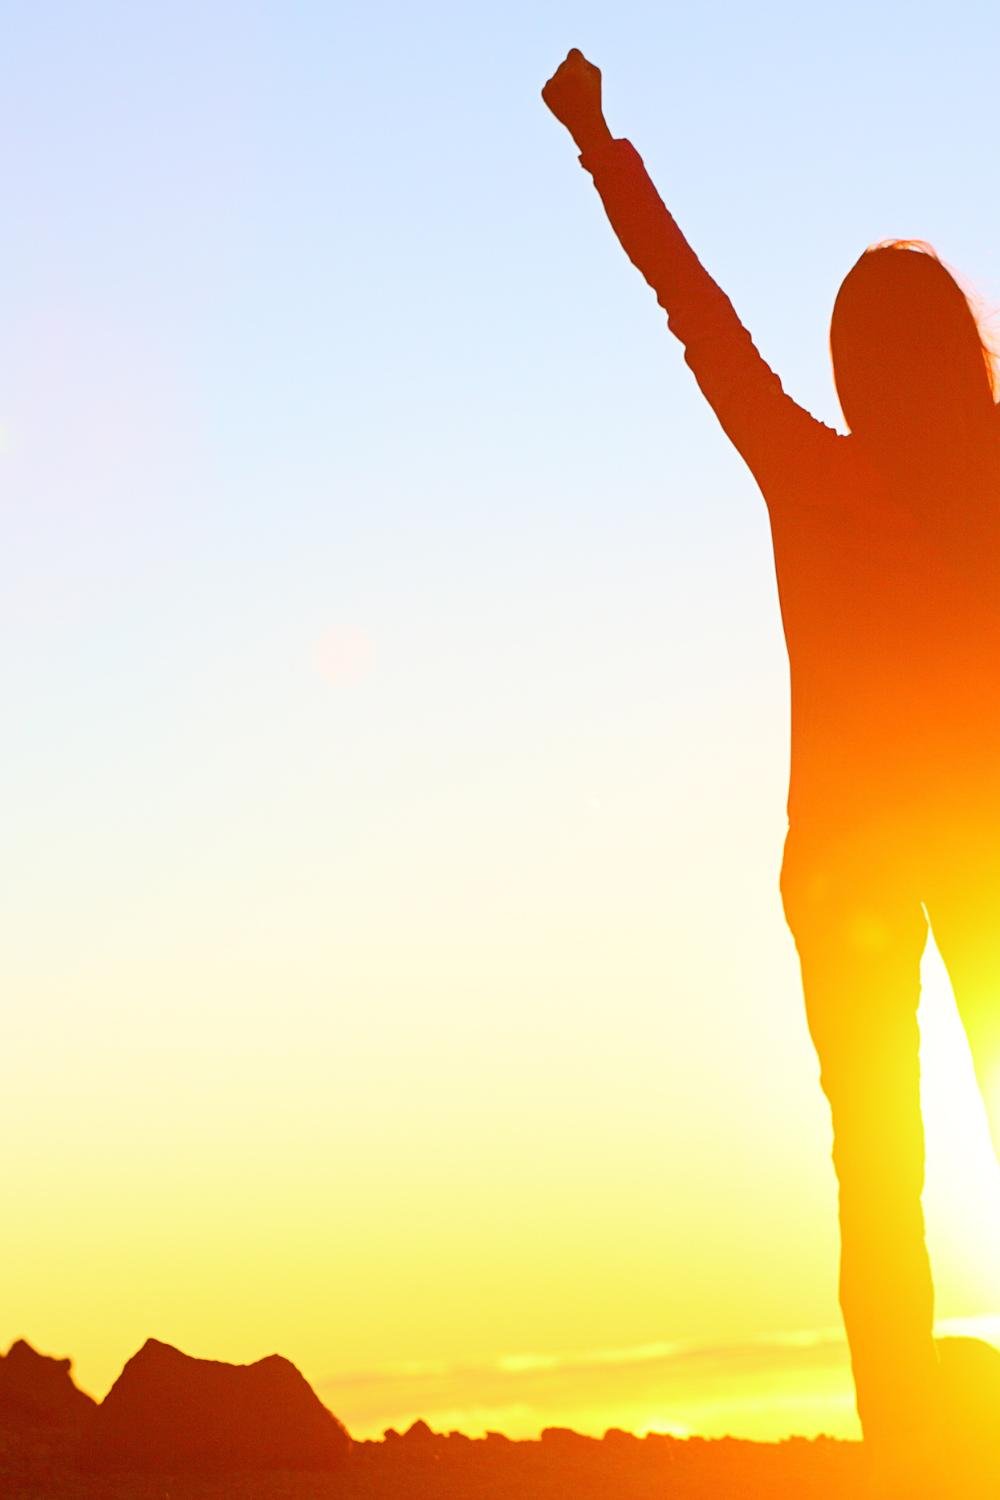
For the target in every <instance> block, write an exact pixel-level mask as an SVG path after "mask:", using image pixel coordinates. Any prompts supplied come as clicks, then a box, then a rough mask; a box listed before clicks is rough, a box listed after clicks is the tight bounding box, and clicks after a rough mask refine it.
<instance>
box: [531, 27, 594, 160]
mask: <svg viewBox="0 0 1000 1500" xmlns="http://www.w3.org/2000/svg"><path fill="white" fill-rule="evenodd" d="M542 98H543V99H544V100H545V103H546V104H547V105H548V107H549V109H550V110H551V111H552V113H553V114H554V115H555V117H556V119H557V120H559V121H561V122H562V124H563V125H565V126H566V129H567V130H568V131H569V133H570V135H571V136H572V137H573V139H574V140H575V141H576V144H577V146H578V147H579V149H580V151H581V152H584V153H585V152H587V151H589V150H591V149H592V148H593V147H594V146H597V145H600V144H601V142H603V141H608V140H610V139H611V131H610V130H609V129H608V126H607V123H606V121H605V119H604V114H603V112H602V109H601V70H600V68H595V67H594V64H593V63H592V62H588V61H587V59H586V58H585V57H584V55H583V53H582V52H581V51H580V50H579V48H578V47H573V48H571V49H570V51H569V52H567V54H566V58H565V61H563V62H561V63H560V64H559V66H558V68H557V69H556V71H555V72H554V73H553V75H552V77H551V78H550V79H549V81H548V83H546V85H545V87H544V88H543V89H542Z"/></svg>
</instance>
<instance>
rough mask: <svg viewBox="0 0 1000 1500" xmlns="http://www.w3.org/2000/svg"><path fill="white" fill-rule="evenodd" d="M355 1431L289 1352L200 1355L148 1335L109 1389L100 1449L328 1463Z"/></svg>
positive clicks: (123, 1457)
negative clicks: (250, 1358) (234, 1360)
mask: <svg viewBox="0 0 1000 1500" xmlns="http://www.w3.org/2000/svg"><path fill="white" fill-rule="evenodd" d="M350 1448H351V1439H350V1437H349V1436H348V1434H347V1431H346V1429H345V1428H344V1427H343V1425H342V1424H341V1423H340V1422H338V1421H337V1419H336V1417H335V1416H334V1415H333V1413H332V1412H330V1411H328V1410H327V1408H326V1407H325V1406H324V1405H323V1403H322V1402H321V1401H320V1399H319V1397H318V1396H317V1395H316V1393H315V1391H314V1390H313V1389H312V1387H311V1386H310V1385H309V1383H308V1381H307V1380H306V1379H305V1377H304V1376H303V1375H302V1374H301V1373H300V1372H299V1370H297V1369H296V1367H295V1365H293V1364H292V1363H291V1361H290V1360H287V1359H285V1358H283V1356H281V1355H280V1354H270V1355H268V1356H266V1358H264V1359H260V1360H257V1361H256V1362H255V1363H253V1364H249V1365H234V1364H226V1363H224V1362H223V1361H221V1360H212V1359H194V1358H192V1356H191V1355H189V1354H184V1353H183V1352H182V1351H181V1350H180V1349H177V1348H175V1347H174V1346H173V1345H172V1344H165V1343H163V1342H161V1340H159V1339H154V1338H149V1339H147V1340H146V1342H145V1343H144V1344H143V1346H142V1348H141V1349H140V1350H139V1351H138V1352H137V1353H136V1354H134V1355H133V1356H132V1358H131V1359H130V1360H129V1361H128V1362H127V1364H126V1365H125V1368H124V1369H123V1370H122V1372H121V1374H120V1375H119V1377H118V1379H117V1380H116V1381H115V1383H114V1385H113V1386H112V1387H111V1389H110V1391H109V1392H108V1394H107V1395H106V1396H105V1398H104V1401H103V1402H102V1404H101V1406H100V1409H99V1411H98V1420H97V1424H96V1429H95V1445H94V1452H95V1457H96V1458H97V1459H98V1460H100V1461H103V1462H111V1463H115V1464H127V1465H131V1466H133V1467H136V1468H143V1469H165V1468H183V1469H200V1468H206V1469H212V1470H215V1469H219V1468H227V1469H228V1468H241V1469H280V1468H284V1469H329V1468H336V1467H339V1466H340V1465H341V1464H343V1463H344V1462H345V1461H346V1459H347V1457H348V1454H349V1452H350Z"/></svg>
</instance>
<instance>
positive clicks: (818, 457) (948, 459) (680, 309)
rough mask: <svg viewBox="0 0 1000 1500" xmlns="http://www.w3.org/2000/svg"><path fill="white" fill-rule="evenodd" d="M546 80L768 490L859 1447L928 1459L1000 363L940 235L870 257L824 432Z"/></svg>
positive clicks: (789, 851)
mask: <svg viewBox="0 0 1000 1500" xmlns="http://www.w3.org/2000/svg"><path fill="white" fill-rule="evenodd" d="M542 97H543V98H544V100H545V102H546V104H547V105H548V106H549V108H550V109H551V110H552V112H553V113H554V114H555V115H556V116H557V118H558V119H559V120H561V121H562V123H563V124H565V125H566V126H567V128H568V129H569V130H570V132H571V134H572V135H573V137H574V139H575V141H576V144H577V147H578V149H579V151H580V157H579V159H580V162H581V164H582V165H583V166H584V167H585V168H586V170H587V171H588V172H590V173H591V175H592V176H593V179H594V183H595V185H596V187H597V190H598V192H599V194H600V196H601V198H602V200H603V203H604V207H605V209H606V211H607V214H608V218H609V219H610V221H611V224H612V226H613V228H614V230H615V233H616V234H617V236H618V238H619V240H620V241H621V243H622V246H623V247H624V249H625V252H626V254H627V255H628V256H629V258H630V260H631V261H632V262H633V263H634V264H635V265H636V267H637V268H638V269H639V270H640V271H641V272H642V275H643V276H644V277H645V279H646V280H647V282H649V284H650V286H651V287H652V288H653V290H654V291H655V293H656V296H657V301H658V302H659V304H660V306H661V307H662V308H663V309H664V310H665V312H666V313H667V320H668V326H669V328H670V329H671V331H672V332H673V333H674V334H676V336H677V337H678V338H679V339H680V341H681V342H682V344H683V345H684V350H685V359H686V361H687V363H688V365H689V366H690V367H691V369H692V371H693V372H694V375H695V378H696V380H697V382H698V384H699V386H700V387H701V389H702V391H703V392H704V394H705V396H706V397H707V398H708V400H709V402H710V403H711V405H712V407H713V409H714V411H715V413H716V415H717V417H718V419H719V421H720V423H721V424H722V427H723V429H724V431H725V432H726V434H727V436H728V437H729V438H730V439H731V441H732V442H733V443H734V444H735V446H736V447H737V449H738V450H739V452H740V453H741V454H742V456H743V458H744V459H745V461H746V463H747V464H748V466H749V468H750V469H751V471H752V473H753V475H754V477H755V479H756V480H757V483H758V485H759V487H760V489H761V491H762V493H763V496H764V499H765V501H766V503H767V507H768V512H769V515H770V521H771V530H772V537H773V543H774V556H775V569H776V574H777V582H778V593H779V599H780V605H781V613H782V621H783V625H784V632H785V640H786V644H787V647H788V657H789V665H790V677H791V705H792V753H791V778H790V787H789V797H788V813H789V830H788V835H787V839H786V843H785V854H784V860H783V864H782V872H781V892H782V898H783V902H784V907H785V914H786V917H787V920H788V923H789V926H790V928H791V930H792V933H793V936H794V938H795V942H796V946H797V949H798V953H799V958H800V962H801V968H802V980H803V990H804V995H805V1002H806V1014H807V1019H808V1024H809V1028H810V1033H811V1035H812V1038H813V1041H814V1043H815V1046H816V1051H817V1054H818V1057H819V1062H820V1077H821V1083H822V1086H823V1089H824V1091H825V1093H826V1095H827V1098H828V1099H829V1103H830V1107H831V1114H832V1121H833V1139H834V1145H833V1160H834V1165H835V1168H836V1172H837V1178H838V1183H839V1213H840V1228H841V1274H840V1300H841V1307H842V1310H843V1316H844V1323H845V1327H846V1331H847V1336H848V1342H849V1345H850V1351H851V1361H852V1368H853V1372H854V1379H855V1387H856V1391H857V1400H858V1411H859V1414H860V1417H861V1422H862V1427H863V1431H864V1436H865V1440H866V1446H867V1447H868V1448H869V1450H870V1451H872V1452H873V1453H874V1455H875V1456H876V1459H877V1461H878V1462H880V1463H881V1464H882V1465H883V1467H884V1468H886V1469H891V1470H892V1472H893V1473H895V1474H900V1473H902V1472H903V1471H904V1470H905V1469H907V1466H909V1469H911V1470H915V1471H918V1472H919V1471H921V1470H923V1468H924V1465H925V1464H926V1463H927V1462H928V1461H929V1453H930V1451H931V1450H932V1449H933V1448H935V1447H936V1445H937V1436H936V1432H935V1429H936V1425H937V1423H938V1413H939V1409H940V1406H939V1400H938V1359H937V1353H936V1349H935V1345H934V1342H933V1338H932V1322H933V1291H932V1285H931V1276H930V1268H929V1264H928V1258H927V1251H926V1246H925V1238H924V1221H923V1211H922V1206H921V1195H922V1190H923V1177H924V1137H923V1125H922V1118H921V1111H920V1072H919V1052H918V1047H919V1034H918V1028H917V1003H918V998H919V987H920V958H921V954H922V952H923V948H924V945H925V941H926V936H927V930H928V916H929V918H930V921H931V922H932V923H933V925H934V934H935V938H936V940H937V942H938V945H939V947H940V950H941V953H942V956H943V958H944V960H945V963H946V966H947V968H948V971H949V975H950V978H951V982H952V985H953V988H954V991H955V995H956V1000H957V1003H958V1006H959V1010H960V1013H961V1017H962V1021H963V1023H964V1025H965V1028H966V1032H967V1035H968V1037H969V1041H970V1045H971V1049H972V1054H973V1060H974V1063H975V1066H976V1070H977V1075H978V1077H979V1081H980V1084H981V1086H982V1087H983V1090H984V1093H985V1094H987V1104H988V1105H989V1104H990V1103H991V1102H993V1103H995V1102H996V1101H991V1100H990V1098H989V1096H988V1089H989V1085H990V1082H991V1072H992V1070H993V1069H994V1068H995V1066H996V1064H997V1062H998V1061H1000V992H998V981H1000V693H998V691H997V687H998V683H1000V605H998V601H1000V590H998V583H1000V576H998V574H1000V570H998V566H997V562H998V558H1000V418H998V416H997V407H996V406H995V403H994V389H993V375H992V365H991V362H990V358H989V354H988V352H987V350H986V348H985V345H984V341H983V338H982V336H981V334H980V331H979V329H978V327H977V324H976V320H975V317H974V315H973V313H972V311H971V309H970V306H969V303H968V301H967V300H966V297H965V296H964V294H963V293H962V291H961V290H960V288H959V287H958V285H957V284H956V282H955V281H954V280H953V278H952V277H951V275H950V274H949V272H948V271H947V270H946V269H945V267H944V266H943V265H942V264H941V263H940V261H938V259H937V258H936V256H935V255H934V253H933V251H931V250H930V247H929V246H926V245H921V244H919V243H917V242H912V241H905V242H904V241H899V242H895V243H893V244H890V245H883V246H879V247H876V248H873V249H870V250H868V251H866V252H865V253H864V254H863V255H862V256H861V258H860V260H859V261H858V262H857V264H856V265H855V266H854V267H853V269H852V270H851V271H850V272H849V273H848V275H847V277H846V279H845V281H844V283H843V285H842V287H841V289H840V291H839V293H838V295H837V299H836V303H835V306H834V310H833V319H832V324H831V335H830V337H831V351H832V356H833V366H834V377H835V381H836V386H837V392H838V396H839V398H840V402H841V406H842V408H843V412H844V416H845V418H846V420H847V423H848V425H849V427H850V433H849V435H847V436H844V435H841V434H838V433H837V432H835V431H834V430H833V429H832V428H829V427H826V426H824V425H823V424H822V423H821V422H818V421H816V420H815V418H813V417H812V416H811V415H810V414H809V413H808V412H806V411H804V410H803V409H802V408H801V407H800V406H798V405H796V403H795V402H794V401H793V400H791V398H790V397H789V396H787V395H786V394H785V392H784V391H783V389H782V387H781V384H780V382H779V380H778V378H777V376H776V375H775V374H774V373H773V372H772V371H771V370H770V369H769V368H768V366H767V365H766V364H765V362H764V361H763V359H762V358H761V356H760V355H759V354H758V352H757V350H756V349H755V347H754V345H753V344H752V342H751V340H750V336H749V334H748V333H747V331H746V330H745V329H744V328H743V327H742V325H741V324H740V322H739V319H738V318H737V316H736V314H735V312H734V311H733V308H732V305H731V303H730V302H729V300H728V298H727V297H726V296H725V295H724V293H723V292H722V291H721V290H720V288H719V287H718V286H717V285H716V284H715V282H714V281H713V280H712V279H711V277H710V276H709V275H708V273H707V272H706V271H705V269H704V268H703V267H702V265H701V264H700V263H699V261H698V259H697V258H696V256H695V254H694V252H693V251H692V250H691V248H690V246H689V245H688V244H687V242H686V240H685V239H684V237H683V236H682V234H681V232H680V230H679V229H678V227H677V225H676V223H675V222H674V220H673V218H672V217H671V215H670V214H669V212H668V211H667V209H666V208H665V207H664V205H663V203H662V202H661V200H660V198H659V197H658V195H657V193H656V190H655V188H654V187H653V185H652V183H651V182H650V179H649V177H648V176H647V174H646V171H645V169H644V167H643V164H642V161H641V159H640V157H639V155H638V154H637V152H636V151H635V149H634V147H633V146H632V145H631V144H630V143H629V142H628V141H627V140H618V139H613V138H612V136H611V133H610V131H609V129H608V127H607V124H606V123H605V121H604V117H603V113H602V107H601V75H600V73H599V71H598V70H597V69H596V68H595V67H593V65H592V64H590V63H589V62H587V60H586V59H585V58H584V57H583V55H582V54H581V53H580V52H579V51H577V50H576V49H574V50H573V51H571V52H570V53H569V55H568V56H567V58H566V60H565V62H563V63H562V64H561V66H560V67H559V69H558V70H557V71H556V73H555V74H554V76H553V77H552V78H551V79H550V80H549V81H548V83H547V84H546V85H545V87H544V89H543V91H542ZM992 1123H993V1130H994V1141H995V1143H996V1142H998V1141H1000V1129H998V1121H997V1119H996V1118H995V1117H994V1119H993V1122H992ZM925 1477H926V1476H925ZM918 1487H919V1486H918ZM906 1492H907V1493H909V1491H908V1490H907V1491H906Z"/></svg>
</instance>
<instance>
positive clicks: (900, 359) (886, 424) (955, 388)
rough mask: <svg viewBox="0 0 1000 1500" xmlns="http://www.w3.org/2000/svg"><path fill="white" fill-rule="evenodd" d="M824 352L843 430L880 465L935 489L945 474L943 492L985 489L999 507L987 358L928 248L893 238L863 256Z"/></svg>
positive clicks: (992, 381)
mask: <svg viewBox="0 0 1000 1500" xmlns="http://www.w3.org/2000/svg"><path fill="white" fill-rule="evenodd" d="M830 352H831V354H832V356H833V368H834V378H835V381H836V385H837V394H838V396H839V398H840V404H841V407H842V409H843V412H844V416H845V418H846V420H847V424H848V426H849V427H850V429H851V431H852V433H854V434H855V435H856V436H857V437H858V438H860V439H862V440H863V441H864V442H865V443H866V445H867V446H868V447H869V448H870V449H871V450H872V452H873V454H875V455H876V456H877V458H878V460H879V461H880V463H881V465H882V466H883V467H886V468H888V469H889V470H890V471H895V472H897V473H898V474H899V475H900V477H903V476H906V479H907V482H908V483H912V482H913V479H914V476H915V475H919V474H924V475H925V476H926V477H927V479H928V482H933V483H935V484H937V485H938V486H939V487H940V484H941V480H942V477H943V476H945V475H948V476H950V478H951V483H950V484H949V486H948V488H949V489H951V488H952V487H953V486H954V487H955V488H956V489H957V488H958V487H961V488H962V489H963V490H964V491H965V492H966V493H967V494H968V492H969V490H970V489H972V490H974V491H978V492H979V497H980V498H982V492H983V490H984V489H989V490H990V491H991V494H992V496H993V498H994V500H995V502H996V503H997V504H1000V416H998V413H997V408H996V405H995V401H996V374H995V370H994V365H993V355H992V351H991V349H990V346H989V343H988V342H987V339H986V337H985V335H984V333H983V331H982V329H981V327H980V324H979V322H978V321H977V318H976V315H975V313H974V311H973V309H972V306H971V305H970V301H969V298H968V297H967V296H966V294H965V293H964V292H963V290H962V288H961V287H960V286H959V284H958V282H957V281H956V280H955V278H954V276H953V275H952V274H951V272H950V271H949V270H948V269H947V267H946V266H945V265H944V264H943V263H942V262H941V261H940V260H939V259H938V257H937V255H936V253H935V252H934V250H933V249H932V247H931V246H930V245H927V244H925V243H923V242H922V241H919V240H893V241H890V242H887V243H884V244H880V245H875V246H872V248H871V249H869V250H866V251H865V252H864V254H863V255H862V256H861V258H860V260H858V261H857V262H856V264H855V265H854V266H853V267H852V268H851V270H850V271H849V272H848V274H847V276H846V277H845V278H844V282H843V285H842V286H841V288H840V291H839V292H838V294H837V299H836V302H835V304H834V309H833V318H832V320H831V324H830ZM940 498H942V499H943V498H944V497H940ZM968 498H969V499H970V500H971V499H972V498H973V496H972V495H971V494H969V495H968Z"/></svg>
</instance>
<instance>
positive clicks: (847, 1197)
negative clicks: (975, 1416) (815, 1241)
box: [781, 817, 1000, 1448]
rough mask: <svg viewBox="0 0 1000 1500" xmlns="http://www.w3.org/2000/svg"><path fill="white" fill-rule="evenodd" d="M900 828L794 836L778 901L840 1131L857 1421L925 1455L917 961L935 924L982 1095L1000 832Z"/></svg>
mask: <svg viewBox="0 0 1000 1500" xmlns="http://www.w3.org/2000/svg"><path fill="white" fill-rule="evenodd" d="M900 826H901V825H900V824H899V823H897V824H895V825H893V824H891V823H890V822H888V821H886V822H885V823H879V824H875V823H872V824H869V825H867V826H864V827H858V828H854V829H851V830H850V831H848V832H846V833H845V832H843V831H837V832H828V831H819V830H816V829H811V830H810V829H802V828H795V827H793V828H792V830H790V832H789V835H788V839H787V841H786V844H785V857H784V862H783V865H782V873H781V891H782V899H783V902H784V907H785V914H786V917H787V920H788V924H789V926H790V928H791V930H792V934H793V936H794V938H795V943H796V947H797V949H798V953H799V959H800V962H801V967H802V984H803V991H804V995H805V1003H806V1016H807V1020H808V1024H809V1030H810V1034H811V1036H812V1039H813V1042H814V1044H815V1047H816V1051H817V1054H818V1057H819V1062H820V1082H821V1084H822V1087H823V1090H824V1092H825V1094H826V1096H827V1099H828V1100H829V1103H830V1109H831V1113H832V1119H833V1161H834V1166H835V1169H836V1173H837V1179H838V1184H839V1213H840V1239H841V1262H840V1305H841V1309H842V1312H843V1316H844V1325H845V1329H846V1332H847V1339H848V1343H849V1346H850V1351H851V1363H852V1368H853V1372H854V1382H855V1389H856V1392H857V1402H858V1412H859V1415H860V1418H861V1423H862V1428H863V1431H864V1435H865V1439H866V1442H871V1443H872V1444H873V1445H879V1446H890V1447H893V1446H895V1447H899V1446H903V1447H907V1448H914V1447H916V1446H919V1443H920V1442H921V1441H922V1440H923V1439H925V1438H926V1435H927V1433H928V1432H929V1431H931V1430H932V1428H933V1425H934V1418H935V1415H936V1412H937V1404H938V1403H937V1399H936V1379H937V1360H936V1354H935V1349H934V1344H933V1339H932V1328H933V1288H932V1282H931V1273H930V1266H929V1262H928V1257H927V1248H926V1244H925V1239H924V1219H923V1210H922V1206H921V1194H922V1191H923V1184H924V1133H923V1122H922V1117H921V1109H920V1058H919V1032H918V1027H917V1005H918V1002H919V998H920V959H921V955H922V953H923V950H924V946H925V943H926V940H927V931H928V916H929V918H930V923H931V924H932V925H933V929H934V935H935V939H936V941H937V943H938V946H939V948H940V950H941V955H942V958H943V959H944V962H945V965H946V967H947V969H948V973H949V977H950V979H951V982H952V986H953V989H954V992H955V998H956V1002H957V1004H958V1007H959V1012H960V1014H961V1017H962V1021H963V1023H964V1025H965V1028H966V1032H967V1035H968V1037H969V1042H970V1045H971V1049H972V1054H973V1061H974V1064H975V1066H976V1070H977V1074H978V1076H979V1080H980V1084H981V1085H982V1086H984V1087H985V1086H986V1084H987V1083H988V1080H989V1077H990V1074H991V1072H992V1071H993V1070H994V1069H995V1067H996V1065H997V1063H998V1061H1000V821H997V822H995V823H994V822H993V821H992V819H979V820H978V821H977V820H976V819H975V818H972V817H968V818H955V819H949V820H946V821H944V822H938V823H934V822H932V821H927V822H925V823H924V824H923V825H922V826H919V827H918V829H917V831H916V832H913V831H912V830H911V829H910V828H909V827H907V828H906V831H905V836H904V834H902V833H901V831H900ZM991 828H995V829H997V830H998V831H997V834H996V836H995V837H992V836H991ZM989 1103H990V1100H989V1098H987V1104H988V1105H989ZM997 1140H998V1132H997V1130H996V1128H994V1142H995V1143H996V1142H997Z"/></svg>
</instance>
